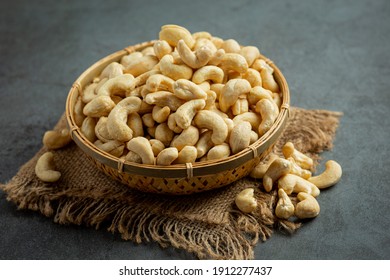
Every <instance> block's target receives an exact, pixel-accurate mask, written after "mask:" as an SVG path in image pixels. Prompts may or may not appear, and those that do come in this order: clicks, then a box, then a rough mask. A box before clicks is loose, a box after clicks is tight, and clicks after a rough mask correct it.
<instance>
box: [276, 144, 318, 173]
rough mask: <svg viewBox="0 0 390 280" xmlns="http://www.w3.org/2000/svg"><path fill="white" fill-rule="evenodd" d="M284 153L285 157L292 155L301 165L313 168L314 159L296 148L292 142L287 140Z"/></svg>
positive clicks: (283, 148) (309, 168)
mask: <svg viewBox="0 0 390 280" xmlns="http://www.w3.org/2000/svg"><path fill="white" fill-rule="evenodd" d="M282 153H283V155H284V157H285V158H289V157H292V158H293V159H294V160H295V162H296V163H297V164H298V165H299V166H300V167H302V168H304V169H308V170H311V169H313V166H314V163H313V159H311V158H310V157H308V156H307V155H305V154H303V153H302V152H300V151H299V150H297V149H295V146H294V144H293V143H292V142H286V144H284V145H283V147H282Z"/></svg>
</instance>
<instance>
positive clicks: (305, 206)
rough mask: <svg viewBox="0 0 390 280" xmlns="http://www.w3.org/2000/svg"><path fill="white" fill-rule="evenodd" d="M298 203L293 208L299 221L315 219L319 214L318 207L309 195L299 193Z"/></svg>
mask: <svg viewBox="0 0 390 280" xmlns="http://www.w3.org/2000/svg"><path fill="white" fill-rule="evenodd" d="M297 198H298V199H299V201H300V202H298V204H297V205H296V207H295V216H297V217H298V218H299V219H308V218H314V217H317V216H318V214H319V213H320V205H319V204H318V202H317V200H316V199H315V198H314V197H313V196H311V195H310V194H307V193H304V192H300V193H298V195H297Z"/></svg>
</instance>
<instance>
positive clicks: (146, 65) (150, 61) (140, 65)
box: [123, 55, 159, 77]
mask: <svg viewBox="0 0 390 280" xmlns="http://www.w3.org/2000/svg"><path fill="white" fill-rule="evenodd" d="M158 62H159V60H158V58H157V57H156V56H154V55H144V56H142V57H139V58H137V59H134V60H132V61H131V62H130V63H129V64H128V65H126V67H124V68H125V69H124V70H123V72H124V73H126V74H131V75H133V76H134V77H137V76H139V75H141V74H143V73H145V72H148V71H150V70H152V69H153V68H154V67H155V66H156V65H157V63H158Z"/></svg>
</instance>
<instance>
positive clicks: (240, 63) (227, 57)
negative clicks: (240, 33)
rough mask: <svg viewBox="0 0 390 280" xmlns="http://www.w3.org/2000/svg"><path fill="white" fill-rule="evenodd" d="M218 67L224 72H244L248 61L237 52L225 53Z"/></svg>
mask: <svg viewBox="0 0 390 280" xmlns="http://www.w3.org/2000/svg"><path fill="white" fill-rule="evenodd" d="M219 67H221V68H222V69H223V70H224V71H226V72H227V71H235V72H238V73H245V72H246V71H247V70H248V63H247V62H246V60H245V57H243V56H242V55H240V54H238V53H225V54H224V55H223V57H222V59H221V62H220V64H219ZM260 74H261V73H260Z"/></svg>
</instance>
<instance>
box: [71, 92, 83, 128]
mask: <svg viewBox="0 0 390 280" xmlns="http://www.w3.org/2000/svg"><path fill="white" fill-rule="evenodd" d="M84 105H85V104H84V102H83V100H82V99H81V97H80V96H79V97H78V98H77V101H76V104H74V109H73V118H74V121H75V123H76V125H77V126H78V127H80V126H81V124H82V123H83V121H84V119H85V114H84V113H83V110H84V107H85V106H84Z"/></svg>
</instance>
